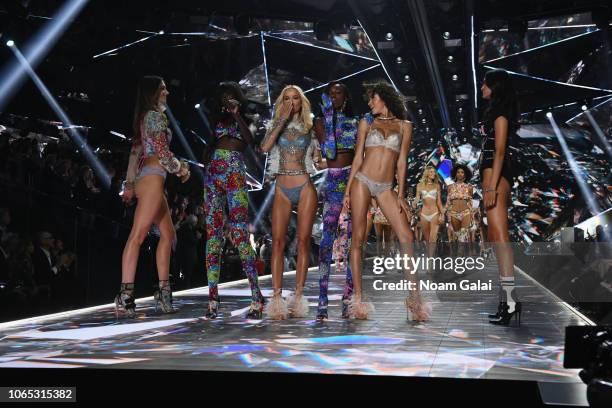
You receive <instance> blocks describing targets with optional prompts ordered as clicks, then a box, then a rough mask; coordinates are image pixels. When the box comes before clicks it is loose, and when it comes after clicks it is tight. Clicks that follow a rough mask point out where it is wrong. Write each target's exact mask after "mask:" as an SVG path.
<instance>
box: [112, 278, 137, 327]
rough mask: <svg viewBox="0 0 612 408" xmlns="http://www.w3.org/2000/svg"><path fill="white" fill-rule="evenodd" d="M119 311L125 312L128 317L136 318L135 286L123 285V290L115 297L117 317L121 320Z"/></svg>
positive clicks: (130, 284)
mask: <svg viewBox="0 0 612 408" xmlns="http://www.w3.org/2000/svg"><path fill="white" fill-rule="evenodd" d="M119 310H123V311H124V312H125V313H126V315H127V317H129V318H133V317H135V316H136V299H135V298H134V284H133V283H122V284H121V289H120V290H119V293H118V294H117V296H115V317H116V318H117V319H118V318H119Z"/></svg>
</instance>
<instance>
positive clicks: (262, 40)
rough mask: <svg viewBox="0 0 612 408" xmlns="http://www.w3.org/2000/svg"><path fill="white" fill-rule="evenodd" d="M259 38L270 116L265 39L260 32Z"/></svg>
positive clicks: (270, 103) (270, 100) (270, 104)
mask: <svg viewBox="0 0 612 408" xmlns="http://www.w3.org/2000/svg"><path fill="white" fill-rule="evenodd" d="M259 35H260V36H261V53H262V55H263V69H264V75H265V76H266V93H267V96H268V106H269V107H270V116H272V99H271V98H270V79H269V78H268V62H267V58H266V39H265V34H264V32H263V31H262V32H260V33H259Z"/></svg>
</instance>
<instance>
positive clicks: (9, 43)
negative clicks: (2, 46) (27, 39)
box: [6, 40, 15, 47]
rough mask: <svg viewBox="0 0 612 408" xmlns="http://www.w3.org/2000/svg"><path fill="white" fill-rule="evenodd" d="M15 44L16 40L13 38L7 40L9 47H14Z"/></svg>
mask: <svg viewBox="0 0 612 408" xmlns="http://www.w3.org/2000/svg"><path fill="white" fill-rule="evenodd" d="M13 45H15V41H13V40H8V41H7V42H6V46H7V47H12V46H13Z"/></svg>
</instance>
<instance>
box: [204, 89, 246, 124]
mask: <svg viewBox="0 0 612 408" xmlns="http://www.w3.org/2000/svg"><path fill="white" fill-rule="evenodd" d="M226 99H235V100H237V101H238V102H240V113H241V114H242V112H243V110H244V108H245V107H246V105H247V103H248V100H247V98H246V96H244V93H243V92H242V89H241V88H240V85H238V84H237V83H236V82H233V81H225V82H220V83H219V85H218V86H217V89H216V90H215V95H214V97H213V98H212V100H211V103H210V112H211V115H212V124H213V126H216V125H217V122H219V121H226V120H228V119H229V118H231V114H230V113H229V112H223V107H224V106H225V100H226Z"/></svg>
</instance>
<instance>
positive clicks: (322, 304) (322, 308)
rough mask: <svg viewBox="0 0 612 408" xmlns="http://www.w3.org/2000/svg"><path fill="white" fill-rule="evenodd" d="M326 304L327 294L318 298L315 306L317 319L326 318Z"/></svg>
mask: <svg viewBox="0 0 612 408" xmlns="http://www.w3.org/2000/svg"><path fill="white" fill-rule="evenodd" d="M327 306H328V301H327V296H325V297H324V298H322V299H321V298H319V306H318V307H317V320H327V318H328V315H327Z"/></svg>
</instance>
